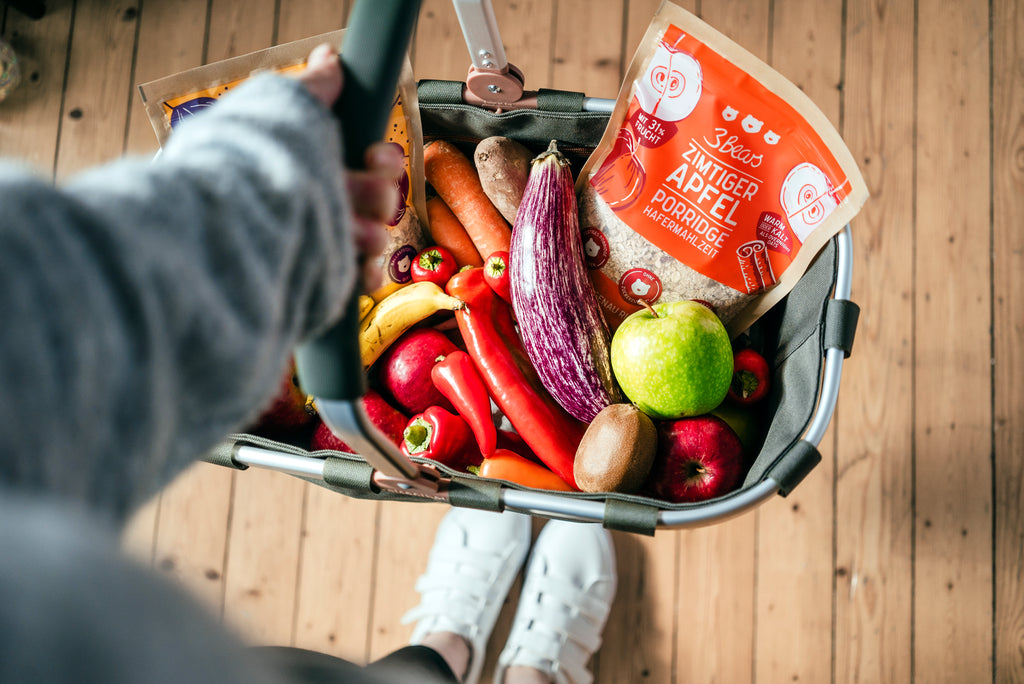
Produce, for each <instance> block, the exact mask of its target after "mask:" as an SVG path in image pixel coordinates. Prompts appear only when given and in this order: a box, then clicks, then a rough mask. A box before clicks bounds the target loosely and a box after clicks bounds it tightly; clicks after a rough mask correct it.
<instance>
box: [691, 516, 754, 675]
mask: <svg viewBox="0 0 1024 684" xmlns="http://www.w3.org/2000/svg"><path fill="white" fill-rule="evenodd" d="M681 534H682V536H681V537H680V549H679V570H678V573H677V580H676V581H677V588H676V603H675V606H676V614H677V616H678V617H677V620H676V633H675V652H676V656H675V671H674V674H675V678H676V681H680V682H691V681H692V682H718V681H722V682H745V681H750V677H751V673H752V671H753V659H754V628H755V625H754V622H753V620H752V616H753V615H754V608H755V603H754V602H755V598H756V596H755V592H754V589H755V584H754V572H755V569H756V567H757V554H756V550H757V528H756V514H747V515H743V516H740V517H738V518H735V519H733V520H729V521H727V522H724V523H719V524H717V525H714V526H712V527H703V528H700V529H696V530H691V531H687V532H683V533H681Z"/></svg>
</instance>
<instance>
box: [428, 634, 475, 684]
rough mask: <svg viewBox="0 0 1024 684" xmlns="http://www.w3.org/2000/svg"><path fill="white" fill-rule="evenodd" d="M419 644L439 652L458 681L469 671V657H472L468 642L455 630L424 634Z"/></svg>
mask: <svg viewBox="0 0 1024 684" xmlns="http://www.w3.org/2000/svg"><path fill="white" fill-rule="evenodd" d="M420 644H421V645H423V646H428V647H430V648H432V649H434V650H435V651H437V652H438V653H439V654H441V657H442V658H444V660H445V662H446V663H448V667H450V668H451V669H452V672H453V673H454V674H455V676H456V677H458V679H459V681H460V682H461V681H462V680H463V678H465V676H466V673H467V672H468V671H469V659H470V658H471V657H472V651H471V649H470V646H469V642H468V641H466V640H465V639H464V638H463V637H462V636H460V635H458V634H456V633H455V632H433V633H431V634H428V635H427V636H425V637H424V638H423V641H421V642H420Z"/></svg>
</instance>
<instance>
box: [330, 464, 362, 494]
mask: <svg viewBox="0 0 1024 684" xmlns="http://www.w3.org/2000/svg"><path fill="white" fill-rule="evenodd" d="M324 482H325V483H326V484H329V485H331V486H332V487H339V488H341V489H349V490H355V491H358V492H364V493H366V494H370V493H372V492H373V466H371V465H370V464H369V463H367V462H366V461H363V460H357V459H348V458H336V457H334V456H328V457H327V458H325V459H324Z"/></svg>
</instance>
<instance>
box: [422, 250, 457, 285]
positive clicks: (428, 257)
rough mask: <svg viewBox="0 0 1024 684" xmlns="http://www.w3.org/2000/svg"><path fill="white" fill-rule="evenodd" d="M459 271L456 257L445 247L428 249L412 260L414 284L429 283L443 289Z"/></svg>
mask: <svg viewBox="0 0 1024 684" xmlns="http://www.w3.org/2000/svg"><path fill="white" fill-rule="evenodd" d="M458 270H459V266H458V264H456V263H455V257H454V256H452V253H451V252H449V251H448V250H447V249H445V248H444V247H440V246H438V245H435V246H433V247H428V248H426V249H425V250H423V251H422V252H420V253H419V254H417V255H416V258H415V259H413V260H412V269H411V273H412V280H413V282H414V283H421V282H423V281H429V282H432V283H434V284H435V285H437V286H438V287H441V288H443V287H444V286H445V284H447V282H448V279H449V278H451V277H452V276H453V275H455V272H456V271H458Z"/></svg>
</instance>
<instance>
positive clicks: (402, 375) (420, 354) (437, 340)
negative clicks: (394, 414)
mask: <svg viewBox="0 0 1024 684" xmlns="http://www.w3.org/2000/svg"><path fill="white" fill-rule="evenodd" d="M455 350H456V346H455V344H454V343H453V342H452V341H451V340H450V339H449V338H448V336H447V335H445V334H444V333H442V332H440V331H438V330H434V329H433V328H413V329H412V330H410V331H409V332H407V333H405V334H404V335H402V336H401V337H400V338H398V340H397V341H395V343H394V344H392V345H391V346H390V347H389V348H388V350H387V351H385V352H384V354H383V356H381V358H380V359H379V360H378V361H377V364H376V366H377V372H378V379H379V381H380V386H381V388H382V389H383V390H384V394H385V396H387V397H388V398H389V399H390V400H391V401H392V402H393V403H394V405H395V407H397V408H399V409H401V410H402V411H403V412H405V413H406V414H408V415H410V416H412V415H416V414H417V413H423V412H424V411H426V410H427V408H428V407H430V406H440V407H442V408H444V409H446V410H448V411H452V412H454V411H455V408H454V407H453V406H452V404H451V402H450V401H448V400H447V399H445V397H444V395H443V394H441V393H440V392H439V391H438V390H437V388H436V387H434V381H433V380H431V379H430V371H431V369H433V367H434V364H435V363H437V359H438V357H439V356H447V355H448V354H450V353H452V352H453V351H455ZM403 427H404V426H403Z"/></svg>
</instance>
